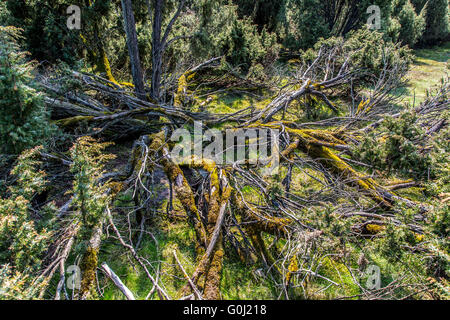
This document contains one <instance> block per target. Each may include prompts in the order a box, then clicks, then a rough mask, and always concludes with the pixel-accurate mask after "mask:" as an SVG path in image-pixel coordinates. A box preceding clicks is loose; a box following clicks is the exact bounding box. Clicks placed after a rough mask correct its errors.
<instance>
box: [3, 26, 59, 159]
mask: <svg viewBox="0 0 450 320" xmlns="http://www.w3.org/2000/svg"><path fill="white" fill-rule="evenodd" d="M19 32H20V30H18V29H16V28H14V27H0V97H2V98H1V99H0V153H10V154H18V153H20V152H21V151H23V150H24V149H26V148H30V147H33V146H36V145H38V144H40V143H41V142H42V141H43V140H44V139H45V138H46V137H48V136H49V135H50V134H51V132H52V130H53V129H52V126H50V125H49V122H48V116H49V114H48V112H47V111H46V109H45V105H44V102H43V97H42V95H41V94H40V93H38V92H37V91H36V89H34V88H33V86H34V81H33V74H32V72H33V69H34V66H33V63H31V62H27V61H26V60H25V56H26V53H24V52H21V51H20V49H19V47H18V46H17V39H18V38H19Z"/></svg>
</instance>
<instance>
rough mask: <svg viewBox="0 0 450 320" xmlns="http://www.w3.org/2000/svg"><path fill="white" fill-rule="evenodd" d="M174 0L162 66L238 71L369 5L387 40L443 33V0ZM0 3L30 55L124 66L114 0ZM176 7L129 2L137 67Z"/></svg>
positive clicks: (355, 24) (425, 41)
mask: <svg viewBox="0 0 450 320" xmlns="http://www.w3.org/2000/svg"><path fill="white" fill-rule="evenodd" d="M130 3H131V2H130ZM181 3H183V8H182V12H181V13H180V15H179V17H178V18H177V19H176V21H174V26H173V29H171V35H170V39H166V40H167V41H170V40H174V41H172V42H170V43H168V45H167V48H165V53H164V57H163V58H164V60H165V61H166V63H165V65H164V67H165V68H166V70H165V71H168V72H172V71H173V70H174V69H175V68H176V67H177V64H178V65H179V64H181V63H192V61H191V60H192V59H196V60H198V61H203V60H205V59H206V58H207V57H213V56H222V55H225V56H226V57H227V61H228V62H229V63H231V64H233V65H235V66H239V67H240V68H241V69H242V71H243V72H248V71H249V70H250V69H251V68H252V67H253V68H256V69H257V68H258V67H256V66H263V67H264V66H265V65H266V64H268V63H270V62H271V61H273V59H274V58H275V57H277V56H278V55H279V54H280V53H290V54H295V53H296V52H297V51H298V50H300V49H307V48H309V47H311V46H312V45H314V44H315V43H316V42H317V41H318V40H319V39H320V38H329V37H332V36H345V35H347V34H348V33H349V32H351V31H353V30H356V29H359V28H361V27H362V26H363V25H364V24H366V22H367V19H368V18H369V13H367V8H369V6H371V5H377V6H379V7H380V9H381V22H382V23H381V30H380V31H381V32H383V34H384V35H385V38H386V39H390V40H392V41H393V42H402V43H403V44H404V45H408V46H410V47H414V46H424V45H433V44H438V43H439V42H440V41H443V40H446V39H447V37H448V32H449V27H448V1H447V0H428V1H427V0H363V1H356V0H355V1H349V0H283V1H275V0H271V1H263V0H257V1H254V0H186V1H182V2H181ZM70 5H78V6H79V7H80V8H81V9H82V17H81V21H82V28H81V30H72V31H69V30H68V29H67V26H66V20H67V17H68V15H67V12H66V10H67V7H68V6H70ZM3 6H4V7H5V8H4V9H3V10H4V11H3V16H4V17H5V18H4V19H3V24H4V25H5V24H7V25H13V26H16V27H19V28H23V29H24V36H25V39H26V41H25V43H26V46H27V47H26V49H27V50H29V51H30V52H31V53H32V54H33V57H34V58H36V59H37V60H39V61H49V62H54V61H56V60H61V61H64V62H67V63H70V64H73V63H75V62H76V61H78V60H79V59H80V58H87V60H88V61H89V62H90V63H91V64H92V65H93V66H95V67H96V68H97V69H98V71H101V72H105V73H109V72H110V68H111V67H110V66H111V65H113V69H119V70H120V69H126V66H127V59H128V53H127V50H126V44H125V43H126V39H125V37H124V33H123V30H124V23H123V21H124V20H123V17H122V12H121V10H122V3H121V1H118V0H105V1H92V0H81V1H80V0H52V1H48V0H31V1H25V0H7V1H5V2H4V3H3ZM178 6H179V2H177V1H173V0H159V1H158V0H137V1H132V10H133V12H134V17H135V20H136V29H137V41H138V44H139V54H140V58H141V61H142V65H143V68H144V71H145V70H147V69H151V67H152V63H151V59H152V58H153V55H154V54H155V53H157V52H156V51H154V50H155V49H156V48H155V47H157V46H158V42H155V41H156V39H155V38H154V37H155V36H157V35H158V32H156V31H157V30H156V29H155V26H157V28H159V29H160V31H161V27H164V28H165V27H167V25H168V24H169V23H170V20H171V19H172V18H173V15H174V14H175V13H176V11H177V9H178ZM154 8H156V9H157V10H154ZM153 12H160V14H157V15H154V14H153ZM149 13H150V14H149ZM155 23H156V25H155ZM158 24H159V26H158ZM163 36H164V35H163V34H160V37H163ZM191 53H192V54H191ZM193 57H195V58H193Z"/></svg>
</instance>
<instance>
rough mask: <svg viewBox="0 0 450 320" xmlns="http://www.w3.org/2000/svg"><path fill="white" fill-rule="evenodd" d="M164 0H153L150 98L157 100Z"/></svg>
mask: <svg viewBox="0 0 450 320" xmlns="http://www.w3.org/2000/svg"><path fill="white" fill-rule="evenodd" d="M163 1H164V0H155V1H154V9H153V35H152V89H151V93H152V98H153V99H155V100H156V101H159V98H160V86H161V68H162V48H161V24H162V9H163Z"/></svg>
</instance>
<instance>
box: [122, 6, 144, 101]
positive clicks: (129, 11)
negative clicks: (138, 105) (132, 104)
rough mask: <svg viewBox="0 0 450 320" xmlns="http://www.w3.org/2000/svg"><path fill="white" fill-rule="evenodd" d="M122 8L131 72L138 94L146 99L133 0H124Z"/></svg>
mask: <svg viewBox="0 0 450 320" xmlns="http://www.w3.org/2000/svg"><path fill="white" fill-rule="evenodd" d="M122 10H123V22H124V27H125V33H126V34H127V45H128V52H129V55H130V63H131V74H132V76H133V83H134V87H135V90H136V96H137V97H138V98H139V99H141V100H145V89H144V74H143V72H142V67H141V60H140V58H139V48H138V41H137V34H136V23H135V20H134V13H133V8H132V3H131V0H122Z"/></svg>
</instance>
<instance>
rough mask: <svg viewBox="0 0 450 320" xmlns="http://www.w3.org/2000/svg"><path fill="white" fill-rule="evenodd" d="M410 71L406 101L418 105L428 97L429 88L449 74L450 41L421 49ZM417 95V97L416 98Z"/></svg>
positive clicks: (416, 52)
mask: <svg viewBox="0 0 450 320" xmlns="http://www.w3.org/2000/svg"><path fill="white" fill-rule="evenodd" d="M414 54H415V55H416V58H415V59H414V63H413V65H412V66H411V70H410V71H409V73H408V76H407V78H408V80H409V84H408V86H407V87H406V88H405V89H406V90H405V92H404V93H405V94H406V95H407V96H408V97H407V98H406V99H405V101H406V102H409V103H410V104H412V103H414V99H415V104H416V105H417V104H418V103H421V102H422V101H424V100H425V98H426V92H427V90H428V89H430V88H432V87H435V86H437V85H438V84H439V83H440V81H441V79H442V78H443V77H446V76H448V74H449V71H450V70H449V64H450V62H449V60H450V42H446V43H445V44H444V45H442V46H439V47H433V48H429V49H419V50H416V51H415V52H414ZM414 96H415V98H414Z"/></svg>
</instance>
